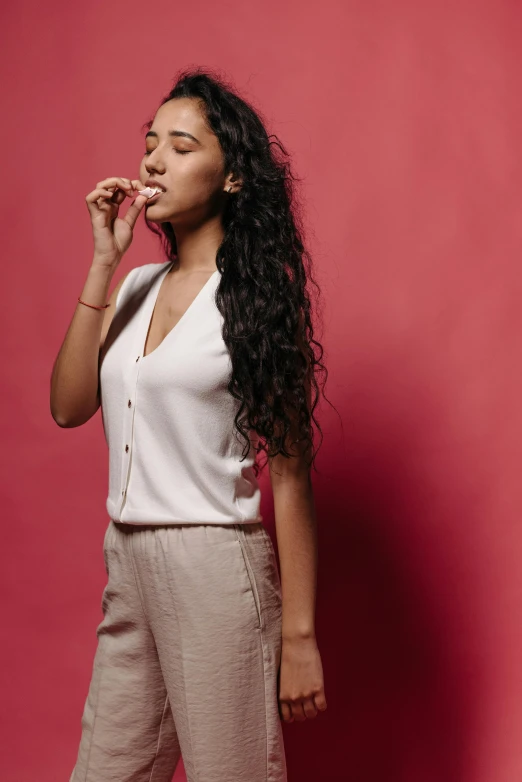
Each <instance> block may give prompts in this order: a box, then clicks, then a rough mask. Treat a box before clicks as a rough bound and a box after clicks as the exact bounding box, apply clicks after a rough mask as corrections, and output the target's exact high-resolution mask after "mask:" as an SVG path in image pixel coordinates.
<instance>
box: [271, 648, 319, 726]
mask: <svg viewBox="0 0 522 782" xmlns="http://www.w3.org/2000/svg"><path fill="white" fill-rule="evenodd" d="M325 709H326V698H325V695H324V681H323V666H322V663H321V655H320V654H319V649H318V648H317V641H316V639H315V637H311V638H295V639H293V638H291V639H288V638H287V639H285V638H284V639H283V647H282V652H281V667H280V670H279V713H280V715H281V719H282V720H283V721H284V722H293V721H294V719H295V720H297V721H298V722H302V721H303V720H305V719H307V718H308V719H312V718H313V717H316V716H317V712H318V711H325Z"/></svg>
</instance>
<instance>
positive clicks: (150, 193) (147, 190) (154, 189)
mask: <svg viewBox="0 0 522 782" xmlns="http://www.w3.org/2000/svg"><path fill="white" fill-rule="evenodd" d="M138 193H139V195H144V196H147V198H152V196H153V195H156V193H163V190H162V189H161V187H146V188H145V190H138Z"/></svg>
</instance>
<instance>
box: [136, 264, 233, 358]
mask: <svg viewBox="0 0 522 782" xmlns="http://www.w3.org/2000/svg"><path fill="white" fill-rule="evenodd" d="M173 264H174V261H171V263H170V264H169V265H168V266H167V268H166V269H165V271H164V272H163V274H161V275H160V276H159V278H158V280H157V288H156V290H155V292H153V293H152V297H151V304H149V307H148V308H147V311H146V317H145V335H144V336H143V340H142V349H141V358H142V361H143V360H144V359H147V358H150V357H151V356H152V355H154V353H156V352H157V351H158V350H159V349H160V348H161V346H162V345H163V344H164V342H165V341H166V340H167V339H168V338H169V337H170V336H171V334H172V333H173V332H174V331H176V329H177V328H178V326H179V325H180V324H181V322H182V321H184V320H185V319H186V317H187V315H188V313H189V312H190V310H192V309H193V307H194V305H195V304H196V302H197V301H198V299H200V298H201V296H202V294H203V292H204V291H205V290H206V289H207V288H208V286H209V285H210V282H211V280H213V279H214V278H215V276H216V274H218V273H219V269H216V270H215V271H214V272H212V274H211V275H210V277H209V278H208V280H207V281H206V283H205V284H204V285H203V287H202V288H200V290H199V291H198V293H196V296H195V297H194V298H193V299H192V301H191V302H190V304H189V305H188V307H187V309H186V310H185V312H184V313H183V315H182V316H181V318H180V319H179V320H178V322H177V323H175V324H174V326H173V327H172V328H171V329H170V330H169V331H167V333H166V334H165V336H164V337H163V339H162V340H161V342H160V343H159V345H157V346H156V347H155V348H154V350H151V352H150V353H147V355H145V348H146V346H147V340H148V336H149V331H150V327H151V324H152V319H153V317H154V311H155V309H156V304H157V303H158V298H159V294H160V290H161V286H162V284H163V280H164V279H165V277H166V276H167V274H168V273H169V271H170V269H171V268H172V265H173Z"/></svg>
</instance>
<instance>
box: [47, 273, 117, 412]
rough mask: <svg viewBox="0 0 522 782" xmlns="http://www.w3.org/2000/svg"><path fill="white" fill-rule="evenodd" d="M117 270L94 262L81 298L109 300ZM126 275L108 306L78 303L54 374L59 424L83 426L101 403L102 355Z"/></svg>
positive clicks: (53, 404)
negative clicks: (99, 369)
mask: <svg viewBox="0 0 522 782" xmlns="http://www.w3.org/2000/svg"><path fill="white" fill-rule="evenodd" d="M113 273H114V272H113V271H111V270H109V269H104V268H103V267H100V266H96V265H94V264H93V266H91V268H90V270H89V273H88V275H87V280H86V282H85V285H84V288H83V291H82V293H81V296H80V299H83V301H87V302H89V304H97V305H101V304H103V303H105V302H106V301H107V293H108V290H109V286H110V283H111V280H112V276H113ZM126 276H127V275H124V276H123V277H122V278H121V280H120V281H119V282H118V284H117V285H116V287H115V288H114V290H113V292H112V294H111V296H110V298H109V303H110V306H109V307H107V309H105V310H96V309H93V308H92V307H86V306H85V305H84V304H80V302H78V304H77V305H76V310H75V312H74V315H73V319H72V321H71V325H70V326H69V329H68V331H67V334H66V335H65V339H64V341H63V344H62V346H61V348H60V352H59V353H58V356H57V358H56V361H55V362H54V366H53V371H52V375H51V415H52V417H53V418H54V420H55V421H56V423H57V424H58V426H62V427H75V426H81V425H82V424H85V423H86V422H87V421H88V420H89V419H90V418H92V416H93V415H94V414H95V412H96V411H97V410H98V408H99V406H100V393H99V391H100V389H99V386H98V384H99V375H98V366H99V356H100V351H101V349H102V348H103V344H104V342H105V338H106V336H107V333H108V331H109V328H110V325H111V322H112V319H113V317H114V313H115V310H116V297H117V296H118V292H119V290H120V288H121V286H122V284H123V281H124V280H125V277H126Z"/></svg>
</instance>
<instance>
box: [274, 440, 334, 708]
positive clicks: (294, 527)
mask: <svg viewBox="0 0 522 782" xmlns="http://www.w3.org/2000/svg"><path fill="white" fill-rule="evenodd" d="M269 464H270V481H271V484H272V491H273V495H274V514H275V522H276V535H277V547H278V553H279V562H280V571H281V587H282V595H283V625H282V636H283V637H282V655H281V667H280V676H279V706H280V713H281V717H282V719H283V720H284V721H285V722H293V721H294V719H295V720H297V721H302V720H305V719H307V718H312V717H315V716H316V715H317V712H318V711H324V710H325V709H326V699H325V693H324V681H323V668H322V663H321V656H320V654H319V649H318V647H317V642H316V637H315V598H316V587H317V525H316V515H315V503H314V495H313V487H312V482H311V478H310V470H309V468H308V465H307V464H306V463H305V460H304V456H300V455H297V456H293V457H291V458H288V457H283V456H281V455H280V454H278V455H277V456H275V457H272V458H271V459H269Z"/></svg>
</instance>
